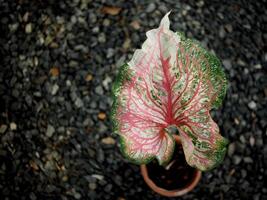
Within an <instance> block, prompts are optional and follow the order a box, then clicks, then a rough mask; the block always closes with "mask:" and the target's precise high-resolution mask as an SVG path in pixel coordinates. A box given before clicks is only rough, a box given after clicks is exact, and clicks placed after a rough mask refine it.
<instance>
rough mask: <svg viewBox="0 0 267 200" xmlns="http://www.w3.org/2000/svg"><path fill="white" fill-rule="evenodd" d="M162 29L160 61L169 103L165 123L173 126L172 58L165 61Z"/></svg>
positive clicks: (159, 41)
mask: <svg viewBox="0 0 267 200" xmlns="http://www.w3.org/2000/svg"><path fill="white" fill-rule="evenodd" d="M162 31H163V30H162V29H161V30H160V31H159V33H158V43H159V53H160V61H161V65H162V69H163V73H164V77H165V81H163V88H164V89H165V91H167V93H168V102H167V109H166V110H167V113H166V116H165V121H166V123H167V124H169V125H170V124H172V122H173V112H172V88H171V82H170V73H169V67H170V66H169V65H170V63H169V61H170V58H167V59H164V57H163V51H162V46H161V40H160V34H161V33H162Z"/></svg>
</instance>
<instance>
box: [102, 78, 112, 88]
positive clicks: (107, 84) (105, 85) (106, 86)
mask: <svg viewBox="0 0 267 200" xmlns="http://www.w3.org/2000/svg"><path fill="white" fill-rule="evenodd" d="M111 82H112V80H111V78H110V77H109V76H107V77H106V78H105V80H103V82H102V83H103V86H104V88H105V89H106V90H108V89H109V84H110V83H111Z"/></svg>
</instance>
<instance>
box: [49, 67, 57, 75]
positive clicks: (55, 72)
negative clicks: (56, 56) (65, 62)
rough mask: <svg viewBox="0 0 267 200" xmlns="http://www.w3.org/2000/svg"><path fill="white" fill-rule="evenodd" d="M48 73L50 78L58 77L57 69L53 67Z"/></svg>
mask: <svg viewBox="0 0 267 200" xmlns="http://www.w3.org/2000/svg"><path fill="white" fill-rule="evenodd" d="M49 73H50V74H51V75H52V76H58V75H59V69H58V67H53V68H51V69H50V71H49Z"/></svg>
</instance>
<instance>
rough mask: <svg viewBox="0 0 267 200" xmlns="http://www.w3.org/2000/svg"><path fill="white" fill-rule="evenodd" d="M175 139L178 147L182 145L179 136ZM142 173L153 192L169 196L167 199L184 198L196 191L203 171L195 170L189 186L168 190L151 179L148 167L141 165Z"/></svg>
mask: <svg viewBox="0 0 267 200" xmlns="http://www.w3.org/2000/svg"><path fill="white" fill-rule="evenodd" d="M174 138H175V141H176V145H181V140H180V138H179V136H177V135H174ZM188 167H190V166H189V165H188ZM141 173H142V176H143V178H144V180H145V182H146V183H147V185H148V186H149V187H150V188H151V189H152V190H153V191H155V192H157V193H158V194H160V195H163V196H167V197H177V196H182V195H184V194H186V193H188V192H190V191H191V190H193V189H194V187H195V186H196V185H197V183H198V182H199V180H200V178H201V171H199V170H197V169H194V172H193V174H192V178H191V179H190V181H189V182H188V183H187V184H185V186H183V187H182V188H179V189H174V190H168V189H164V188H162V187H159V186H157V185H156V184H155V182H154V181H153V180H152V179H151V178H150V177H149V172H148V168H147V166H146V165H141Z"/></svg>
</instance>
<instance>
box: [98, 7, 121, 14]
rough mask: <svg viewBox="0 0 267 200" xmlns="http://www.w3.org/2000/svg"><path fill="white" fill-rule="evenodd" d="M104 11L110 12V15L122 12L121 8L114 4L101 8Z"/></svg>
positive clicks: (105, 12)
mask: <svg viewBox="0 0 267 200" xmlns="http://www.w3.org/2000/svg"><path fill="white" fill-rule="evenodd" d="M101 11H102V13H104V14H109V15H117V14H119V13H120V11H121V8H119V7H113V6H104V7H103V8H102V9H101Z"/></svg>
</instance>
